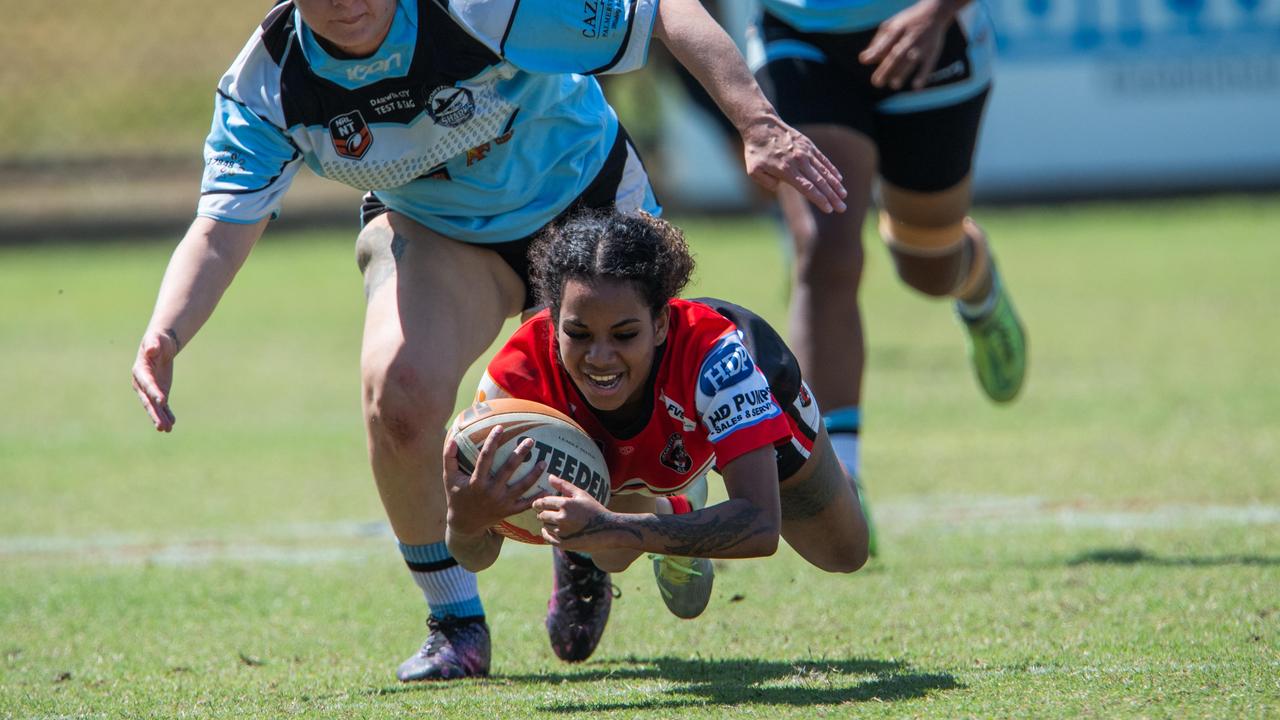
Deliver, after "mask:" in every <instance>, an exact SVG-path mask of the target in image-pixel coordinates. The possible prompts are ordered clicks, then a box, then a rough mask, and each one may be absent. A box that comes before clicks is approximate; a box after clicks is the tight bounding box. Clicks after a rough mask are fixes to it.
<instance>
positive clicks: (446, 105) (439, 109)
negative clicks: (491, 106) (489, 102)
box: [427, 85, 476, 128]
mask: <svg viewBox="0 0 1280 720" xmlns="http://www.w3.org/2000/svg"><path fill="white" fill-rule="evenodd" d="M427 114H428V115H430V116H431V119H432V120H435V121H436V124H437V125H443V126H445V127H451V128H452V127H458V126H459V125H461V124H462V123H464V122H466V121H468V120H470V119H471V118H473V117H475V114H476V100H475V97H474V96H473V95H472V94H471V91H470V90H468V89H467V88H464V87H454V86H453V85H441V86H440V87H438V88H436V89H435V90H432V91H431V94H430V95H428V96H427Z"/></svg>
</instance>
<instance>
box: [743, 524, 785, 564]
mask: <svg viewBox="0 0 1280 720" xmlns="http://www.w3.org/2000/svg"><path fill="white" fill-rule="evenodd" d="M778 539H779V532H778V525H777V523H773V524H762V525H761V526H760V527H758V528H757V529H756V532H755V533H754V534H753V535H752V536H751V540H750V553H751V555H750V556H751V557H769V556H771V555H773V554H774V553H776V552H778Z"/></svg>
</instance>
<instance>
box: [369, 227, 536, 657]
mask: <svg viewBox="0 0 1280 720" xmlns="http://www.w3.org/2000/svg"><path fill="white" fill-rule="evenodd" d="M357 261H358V263H359V265H360V268H361V270H362V272H363V273H364V283H365V294H366V296H367V299H368V307H367V309H366V312H365V332H364V341H363V347H362V350H361V368H362V374H363V388H364V415H365V427H366V431H367V434H368V446H369V460H370V464H371V465H372V468H373V476H374V480H375V481H376V483H377V486H378V494H379V496H380V497H381V499H382V504H383V507H384V508H385V510H386V513H387V518H388V519H389V520H390V522H391V528H392V530H393V531H394V532H395V535H396V537H397V538H398V539H399V541H400V548H401V552H402V554H403V556H404V559H405V563H406V564H407V565H408V567H409V570H410V573H411V574H412V576H413V579H414V582H415V583H416V584H417V585H418V587H419V588H421V590H422V593H423V595H424V597H425V598H426V601H427V606H428V609H429V615H430V616H429V619H428V622H427V624H428V630H429V632H428V637H427V640H426V642H424V643H423V645H422V647H421V648H420V649H419V650H418V652H416V653H415V654H414V655H413V656H411V657H410V658H409V659H407V660H406V661H405V662H404V663H402V664H401V665H400V668H399V670H398V671H397V677H399V679H400V680H402V681H410V680H443V679H450V678H456V677H469V676H483V675H487V674H488V671H489V654H490V652H489V630H488V626H487V625H486V624H485V619H484V608H483V606H482V605H481V603H480V598H479V592H478V590H477V586H476V576H475V574H474V573H471V572H469V571H467V570H464V569H463V568H462V567H460V566H459V565H458V564H457V561H455V560H454V559H453V558H452V557H451V556H450V555H449V552H448V549H447V548H446V547H445V544H444V513H445V507H446V506H445V500H444V488H443V485H442V483H441V482H440V477H441V473H442V469H441V455H440V447H441V446H442V444H443V441H444V428H445V427H446V426H447V424H448V422H449V419H450V417H451V416H452V414H453V408H454V402H455V396H456V393H457V388H458V386H459V384H460V383H461V381H462V375H463V373H464V372H465V371H466V369H467V367H468V366H469V365H470V364H471V362H472V361H473V360H474V359H475V358H477V357H479V356H480V354H481V353H482V352H484V350H485V348H487V347H488V345H489V343H490V342H492V340H493V338H495V337H497V335H498V332H499V330H500V329H501V327H502V322H503V319H504V318H506V317H510V316H512V315H514V314H515V313H517V312H518V311H519V309H520V304H521V302H522V301H523V299H524V288H523V285H522V283H521V282H520V279H519V278H518V277H517V276H516V274H515V272H514V271H513V270H512V269H511V268H510V267H508V266H507V265H506V264H505V263H504V262H503V261H502V259H501V258H500V257H499V256H498V255H497V254H496V253H494V252H492V251H489V250H486V249H483V248H481V247H477V246H473V245H466V244H463V243H459V242H455V241H453V240H449V239H447V238H444V237H442V236H440V235H438V234H436V233H434V232H432V231H430V230H427V229H426V228H424V227H423V226H421V225H419V224H418V223H416V222H413V221H411V220H409V219H408V218H405V217H404V216H402V215H399V214H397V213H393V212H386V213H383V214H381V215H377V216H376V217H373V218H372V219H369V220H368V222H367V224H366V225H365V227H364V229H363V230H362V231H361V233H360V238H359V240H358V241H357ZM462 298H465V299H466V302H465V303H464V305H465V307H466V308H467V309H468V312H467V313H465V314H456V313H452V312H445V311H443V310H442V308H451V307H456V306H457V305H458V303H459V300H460V299H462ZM441 337H447V338H450V339H451V342H447V343H441V342H438V341H433V339H435V338H441Z"/></svg>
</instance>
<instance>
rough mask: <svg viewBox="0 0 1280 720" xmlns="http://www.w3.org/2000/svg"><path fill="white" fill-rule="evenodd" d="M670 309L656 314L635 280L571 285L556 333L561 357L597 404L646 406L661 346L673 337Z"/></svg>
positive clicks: (603, 406)
mask: <svg viewBox="0 0 1280 720" xmlns="http://www.w3.org/2000/svg"><path fill="white" fill-rule="evenodd" d="M667 317H668V314H667V310H666V308H663V310H662V312H660V313H658V316H657V317H656V318H655V317H654V316H653V312H652V311H651V310H650V308H649V306H648V305H647V304H645V302H644V300H642V299H641V297H640V293H639V292H637V291H636V288H635V286H634V285H632V284H631V283H629V282H619V281H613V280H599V281H598V282H595V283H593V284H586V283H583V282H581V281H578V280H570V281H568V282H567V283H565V286H564V296H563V298H562V300H561V304H560V318H559V321H558V323H557V328H556V337H557V339H558V340H559V344H560V361H561V362H563V363H564V366H565V369H566V370H568V371H569V377H570V378H572V379H573V383H574V384H575V385H577V386H578V390H580V391H581V392H582V395H583V397H585V398H586V400H587V402H588V403H591V407H593V408H596V409H597V410H620V409H628V408H634V407H643V406H644V386H645V381H646V380H648V379H649V370H650V369H651V368H652V367H653V358H654V355H655V354H656V352H657V347H658V346H659V345H661V344H662V343H663V342H664V341H665V340H666V339H667Z"/></svg>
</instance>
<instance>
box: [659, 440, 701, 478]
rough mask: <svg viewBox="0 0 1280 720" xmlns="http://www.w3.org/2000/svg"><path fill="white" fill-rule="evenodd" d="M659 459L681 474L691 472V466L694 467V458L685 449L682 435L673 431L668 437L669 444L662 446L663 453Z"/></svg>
mask: <svg viewBox="0 0 1280 720" xmlns="http://www.w3.org/2000/svg"><path fill="white" fill-rule="evenodd" d="M658 459H659V460H661V461H662V464H663V465H666V466H667V467H669V468H671V469H672V470H675V471H676V472H678V473H680V474H681V475H683V474H685V473H687V472H689V468H691V467H693V458H691V457H689V452H688V451H687V450H685V449H684V440H683V439H682V438H681V437H680V433H671V437H669V438H667V446H666V447H664V448H662V455H660V456H659V457H658Z"/></svg>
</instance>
